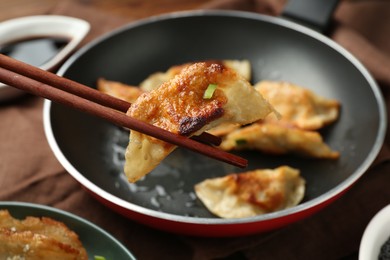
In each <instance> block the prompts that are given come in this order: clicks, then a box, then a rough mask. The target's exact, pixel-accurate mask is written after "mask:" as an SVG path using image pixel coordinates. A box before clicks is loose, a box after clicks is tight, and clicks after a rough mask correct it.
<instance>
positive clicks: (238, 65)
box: [140, 60, 252, 92]
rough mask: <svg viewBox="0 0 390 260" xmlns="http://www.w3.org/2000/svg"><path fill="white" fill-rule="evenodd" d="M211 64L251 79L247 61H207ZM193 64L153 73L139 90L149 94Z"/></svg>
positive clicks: (142, 83) (141, 84)
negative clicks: (221, 66) (220, 65)
mask: <svg viewBox="0 0 390 260" xmlns="http://www.w3.org/2000/svg"><path fill="white" fill-rule="evenodd" d="M207 62H213V63H221V64H223V65H224V66H226V67H227V68H231V69H233V70H235V71H236V72H237V73H238V74H239V75H241V76H242V77H244V78H245V79H246V80H248V81H249V80H250V78H251V73H252V71H251V70H252V69H251V64H250V62H249V60H221V61H207ZM191 64H193V63H184V64H180V65H175V66H172V67H170V68H169V69H168V70H167V71H166V72H155V73H153V74H151V75H150V76H149V77H147V78H146V79H145V80H143V81H142V82H141V83H140V88H141V89H142V90H143V91H145V92H149V91H152V90H153V89H155V88H158V87H159V86H160V85H161V84H163V83H164V82H166V81H168V80H170V79H172V78H173V77H174V76H176V75H177V74H179V73H180V72H181V71H182V70H183V69H184V68H186V67H188V66H190V65H191Z"/></svg>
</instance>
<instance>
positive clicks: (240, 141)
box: [236, 139, 248, 146]
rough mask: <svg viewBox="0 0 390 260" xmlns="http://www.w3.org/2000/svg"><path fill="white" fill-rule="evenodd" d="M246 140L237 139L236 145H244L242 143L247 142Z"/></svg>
mask: <svg viewBox="0 0 390 260" xmlns="http://www.w3.org/2000/svg"><path fill="white" fill-rule="evenodd" d="M247 143H248V142H247V140H245V139H237V140H236V145H238V146H240V145H244V144H247Z"/></svg>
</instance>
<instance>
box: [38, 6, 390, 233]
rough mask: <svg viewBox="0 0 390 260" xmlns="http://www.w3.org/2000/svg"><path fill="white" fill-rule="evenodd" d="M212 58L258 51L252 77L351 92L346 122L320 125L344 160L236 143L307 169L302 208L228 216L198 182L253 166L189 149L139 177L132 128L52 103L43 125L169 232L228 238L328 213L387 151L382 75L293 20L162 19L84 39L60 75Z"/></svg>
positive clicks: (68, 157)
mask: <svg viewBox="0 0 390 260" xmlns="http://www.w3.org/2000/svg"><path fill="white" fill-rule="evenodd" d="M208 59H249V60H250V62H251V64H252V67H253V71H252V81H253V83H255V82H258V81H260V80H265V79H267V80H285V81H289V82H293V83H296V84H299V85H302V86H304V87H306V88H309V89H311V90H313V91H314V92H316V93H317V94H319V95H322V96H325V97H328V98H334V99H337V100H339V101H340V102H341V104H342V109H341V115H340V118H339V120H338V121H337V122H336V123H334V124H332V125H331V126H328V127H327V128H325V129H323V130H322V131H321V134H322V136H323V137H324V139H325V141H326V142H327V143H328V144H329V145H330V146H331V147H332V148H333V149H335V150H338V151H340V153H341V158H340V159H339V160H315V159H304V158H300V157H296V156H270V155H265V154H262V153H260V152H253V151H252V152H240V153H237V154H239V155H241V156H243V157H245V158H247V159H248V160H249V166H248V168H247V169H246V170H251V169H255V168H274V167H278V166H280V165H290V166H292V167H295V168H298V169H300V170H301V174H302V176H303V177H304V178H305V179H306V195H305V197H304V200H303V202H302V203H301V204H299V205H298V206H295V207H293V208H289V209H286V210H282V211H278V212H275V213H270V214H265V215H259V216H256V217H250V218H241V219H221V218H217V217H215V216H213V215H212V214H211V213H210V212H208V211H207V210H206V208H205V207H204V206H203V205H202V203H201V202H200V201H199V200H198V199H197V198H196V196H195V194H194V189H193V186H194V184H196V183H198V182H200V181H202V180H204V179H206V178H211V177H217V176H224V175H226V174H228V173H232V172H242V171H243V170H242V169H238V168H235V167H233V166H230V165H228V164H225V163H222V162H219V161H215V160H213V159H210V158H207V157H204V156H202V155H199V154H196V153H193V152H191V151H188V150H185V149H181V148H179V149H177V150H176V151H175V152H173V153H172V154H171V155H170V156H169V157H168V158H166V159H165V160H164V161H163V162H162V163H161V164H160V165H159V166H158V167H157V168H156V169H155V170H154V171H153V172H151V173H150V174H149V175H147V177H146V178H144V179H143V180H141V181H139V182H137V183H136V184H129V183H128V182H127V180H126V178H125V177H124V174H123V169H122V167H123V163H124V149H125V147H126V146H127V143H128V132H127V131H126V130H123V129H121V128H119V127H117V126H114V125H111V124H110V123H107V122H105V121H103V120H102V119H99V118H95V117H92V116H89V115H87V114H84V113H82V112H80V111H76V110H73V109H71V108H69V107H64V106H62V105H59V104H55V103H51V102H50V101H46V102H45V106H44V126H45V131H46V135H47V139H48V142H49V144H50V146H51V148H52V150H53V152H54V154H55V156H56V157H57V158H58V160H59V161H60V162H61V164H62V165H63V166H64V167H65V169H66V170H67V171H68V172H69V173H70V174H71V175H72V176H73V177H74V178H75V179H76V180H77V181H79V182H80V183H81V184H82V185H83V186H84V187H85V188H86V189H87V190H88V191H89V192H90V193H91V194H92V195H93V196H94V197H96V199H98V200H99V201H101V202H102V203H104V204H105V205H107V206H108V207H110V208H111V209H113V210H115V211H117V212H120V213H121V214H123V215H125V216H127V217H129V218H131V219H133V220H136V221H139V222H141V223H144V224H147V225H149V226H152V227H155V228H158V229H162V230H165V231H170V232H176V233H181V234H187V235H198V236H214V237H218V236H219V237H222V236H240V235H247V234H253V233H257V232H263V231H268V230H272V229H276V228H280V227H283V226H285V225H287V224H289V223H292V222H295V221H297V220H300V219H302V218H304V217H307V216H309V215H311V214H313V213H315V212H317V211H318V210H319V209H321V208H323V207H324V206H326V205H328V204H329V203H331V202H332V201H334V200H335V199H337V198H338V197H339V196H341V195H342V194H343V193H344V192H345V191H346V190H347V189H348V188H349V187H350V186H351V185H352V184H353V183H355V182H356V180H357V179H358V178H359V177H360V176H361V175H362V174H363V173H364V172H365V170H366V169H367V168H368V167H369V166H370V164H371V163H372V161H373V160H374V158H375V157H376V155H377V154H378V152H379V150H380V148H381V146H382V143H383V140H384V135H385V128H386V116H385V107H384V102H383V99H382V96H381V93H380V90H379V89H378V87H377V85H376V83H375V81H374V80H373V79H372V77H371V76H370V75H369V73H368V72H367V70H366V69H365V68H364V67H363V66H362V65H361V64H360V63H359V62H358V61H357V60H356V59H355V58H354V57H353V56H352V55H351V54H350V53H348V52H347V51H346V50H345V49H343V48H342V47H340V46H339V45H337V44H335V43H334V42H333V41H331V40H330V39H328V38H327V37H325V36H323V35H321V34H319V33H317V32H315V31H313V30H311V29H308V28H306V27H303V26H300V25H298V24H295V23H292V22H289V21H286V20H284V19H280V18H275V17H269V16H264V15H259V14H253V13H247V12H239V11H193V12H179V13H173V14H167V15H163V16H157V17H152V18H149V19H146V20H142V21H139V22H136V23H132V24H129V25H127V26H125V27H123V28H121V29H119V30H116V31H114V32H111V33H109V34H108V35H105V36H103V37H102V38H100V39H98V40H96V41H94V42H92V43H90V44H89V45H87V46H85V47H84V48H82V49H81V50H80V51H78V52H77V53H76V54H75V55H73V56H72V57H71V58H70V59H69V60H68V61H67V62H66V63H65V64H64V65H63V67H62V68H61V69H60V71H59V74H61V75H63V76H64V77H67V78H71V79H73V80H75V81H78V82H81V83H83V84H85V85H88V86H91V87H95V85H96V80H97V79H98V78H99V77H104V78H106V79H109V80H115V81H120V82H123V83H127V84H130V85H137V84H139V83H140V82H141V81H142V80H143V79H144V78H146V77H147V76H148V75H150V74H151V73H154V72H156V71H165V70H166V69H168V68H169V67H170V66H172V65H175V64H181V63H185V62H189V61H197V60H208ZM362 185H364V183H363V184H362Z"/></svg>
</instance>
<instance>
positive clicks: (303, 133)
mask: <svg viewBox="0 0 390 260" xmlns="http://www.w3.org/2000/svg"><path fill="white" fill-rule="evenodd" d="M220 147H221V148H222V149H223V150H226V151H230V150H244V149H250V150H259V151H262V152H265V153H270V154H286V153H295V154H300V155H304V156H308V157H314V158H324V159H337V158H338V157H339V153H338V152H336V151H333V150H332V149H331V148H330V147H329V146H328V145H327V144H326V143H324V141H323V139H322V137H321V135H320V134H319V133H317V132H315V131H308V130H303V129H299V128H294V127H286V126H283V125H281V124H278V123H256V124H252V125H250V126H246V127H243V128H240V129H238V130H235V131H233V132H232V133H230V134H228V135H227V136H226V137H225V139H224V140H223V141H222V143H221V145H220Z"/></svg>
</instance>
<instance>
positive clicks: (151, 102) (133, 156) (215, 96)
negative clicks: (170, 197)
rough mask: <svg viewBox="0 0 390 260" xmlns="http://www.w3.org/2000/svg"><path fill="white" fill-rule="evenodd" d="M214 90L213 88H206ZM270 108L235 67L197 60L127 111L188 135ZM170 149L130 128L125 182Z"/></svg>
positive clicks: (261, 113)
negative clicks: (230, 67)
mask: <svg viewBox="0 0 390 260" xmlns="http://www.w3.org/2000/svg"><path fill="white" fill-rule="evenodd" d="M212 88H215V90H214V91H210V90H212ZM210 94H211V95H210ZM271 111H272V107H271V106H270V105H269V103H268V102H267V101H266V100H265V99H264V98H263V97H262V96H261V94H260V93H259V92H257V91H256V90H255V89H254V88H253V87H252V86H251V85H250V83H249V82H248V81H247V80H246V79H244V78H243V77H241V76H240V75H238V74H237V73H236V72H235V71H234V70H232V69H229V68H227V67H225V66H224V65H223V64H221V63H212V62H200V63H194V64H192V65H190V66H188V67H186V68H184V69H183V70H182V71H181V72H180V74H178V75H176V76H175V77H174V78H173V79H171V80H169V81H167V82H165V83H163V84H162V85H161V86H160V87H159V88H157V89H155V90H153V91H151V92H149V93H144V94H142V95H141V96H140V97H139V98H138V99H137V100H136V102H134V103H133V105H132V106H131V107H130V109H129V110H128V112H127V115H128V116H131V117H134V118H137V119H139V120H142V121H145V122H149V123H151V124H153V125H155V126H157V127H160V128H163V129H165V130H168V131H170V132H173V133H176V134H178V135H183V136H192V135H194V134H196V135H199V134H201V133H202V132H203V131H206V130H208V129H210V128H212V127H214V126H217V125H219V124H221V123H225V122H230V123H237V124H248V123H251V122H254V121H257V120H259V119H262V118H264V117H265V116H267V115H268V114H269V113H270V112H271ZM174 149H175V146H174V145H171V144H168V143H166V142H163V141H161V140H157V139H155V138H152V137H150V136H147V135H144V134H142V133H139V132H136V131H131V134H130V141H129V145H128V147H127V150H126V154H125V156H126V163H125V174H126V176H127V178H128V180H129V181H130V182H135V181H136V180H138V179H139V178H141V177H142V176H144V175H145V174H147V173H149V172H150V171H151V170H153V169H154V168H155V167H156V166H157V165H158V164H159V163H160V162H161V160H163V159H164V158H165V157H166V156H167V155H168V154H169V153H171V152H172V151H173V150H174Z"/></svg>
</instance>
